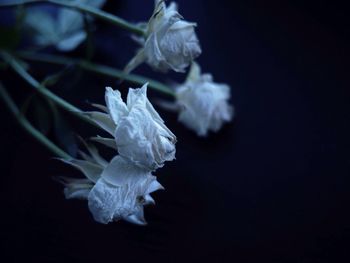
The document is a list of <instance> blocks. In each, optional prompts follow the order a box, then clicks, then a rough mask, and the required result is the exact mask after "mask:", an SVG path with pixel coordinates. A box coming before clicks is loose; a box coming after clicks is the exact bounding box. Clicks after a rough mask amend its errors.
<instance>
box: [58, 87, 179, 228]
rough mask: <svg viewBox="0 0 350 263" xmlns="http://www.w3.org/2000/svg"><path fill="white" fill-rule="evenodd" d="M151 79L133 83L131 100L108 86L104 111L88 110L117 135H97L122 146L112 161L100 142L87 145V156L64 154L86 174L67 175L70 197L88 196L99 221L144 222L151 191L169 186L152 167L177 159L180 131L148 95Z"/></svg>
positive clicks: (119, 146)
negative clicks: (176, 131) (173, 128)
mask: <svg viewBox="0 0 350 263" xmlns="http://www.w3.org/2000/svg"><path fill="white" fill-rule="evenodd" d="M146 93H147V84H145V85H144V86H143V87H142V88H139V89H129V93H128V96H127V103H124V102H123V100H122V99H121V94H120V92H119V91H118V90H113V89H112V88H110V87H107V88H106V93H105V100H106V105H107V107H104V106H102V105H99V106H98V107H99V108H100V109H103V110H104V112H100V111H95V112H86V113H85V114H86V115H88V116H89V117H90V118H91V120H93V121H94V122H95V123H96V124H97V125H98V126H99V127H101V128H102V129H103V130H105V131H106V132H108V133H109V134H110V135H111V136H112V137H111V138H105V137H95V138H94V140H95V141H97V142H101V143H103V144H105V145H108V146H110V147H112V148H114V149H116V150H117V151H118V155H116V156H115V157H114V158H113V159H112V160H111V161H110V162H107V161H106V160H105V159H103V158H102V157H101V156H100V155H99V153H98V151H97V150H96V148H95V147H93V146H92V145H86V148H87V149H88V151H89V154H86V153H84V152H81V153H80V154H81V156H82V157H83V160H78V159H72V160H64V161H65V162H66V163H68V164H70V165H72V166H74V167H76V168H78V169H79V170H81V171H82V172H83V173H84V175H85V176H86V179H67V178H63V179H62V182H63V183H64V185H65V190H64V191H65V195H66V198H80V199H87V200H88V204H89V209H90V211H91V213H92V214H93V217H94V219H95V220H96V221H97V222H100V223H104V224H107V223H109V222H111V221H117V220H120V219H123V220H126V221H129V222H131V223H135V224H139V225H144V224H146V221H145V219H144V214H143V206H144V205H148V204H154V200H153V199H152V197H151V196H150V194H151V193H152V192H154V191H157V190H159V189H163V187H162V186H161V185H160V183H159V182H157V179H156V177H155V176H153V175H152V172H153V171H155V170H156V169H157V168H160V167H162V166H163V165H164V162H165V161H172V160H173V159H175V143H176V137H175V135H174V134H173V133H172V132H171V131H170V130H169V129H168V128H167V127H166V126H165V124H164V121H163V120H162V119H161V117H160V116H159V114H158V113H157V112H156V110H155V109H154V108H153V106H152V104H151V103H150V102H149V100H148V98H147V95H146Z"/></svg>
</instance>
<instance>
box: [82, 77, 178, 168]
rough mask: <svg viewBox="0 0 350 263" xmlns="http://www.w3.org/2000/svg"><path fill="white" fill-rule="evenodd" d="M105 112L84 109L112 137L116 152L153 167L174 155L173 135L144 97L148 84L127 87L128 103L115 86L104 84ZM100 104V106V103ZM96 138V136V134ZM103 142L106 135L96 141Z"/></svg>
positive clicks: (135, 161)
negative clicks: (105, 85) (140, 86)
mask: <svg viewBox="0 0 350 263" xmlns="http://www.w3.org/2000/svg"><path fill="white" fill-rule="evenodd" d="M105 99H106V104H107V111H108V113H101V112H90V113H87V114H88V115H89V116H90V118H91V119H92V120H93V121H95V122H96V123H97V124H98V125H99V126H100V127H101V128H103V129H105V130H106V131H107V132H109V133H110V134H111V135H112V136H114V138H115V147H116V149H117V150H118V153H119V154H120V155H121V156H123V157H124V158H127V159H129V160H130V161H131V162H133V163H134V164H136V165H138V166H140V167H143V168H146V169H150V170H155V169H157V168H159V167H162V166H163V165H164V162H165V161H171V160H173V159H174V158H175V152H176V150H175V143H176V137H175V135H174V134H173V133H172V132H171V131H170V130H169V129H168V128H167V127H166V126H165V124H164V121H163V120H162V118H161V117H160V116H159V114H158V113H157V112H156V110H155V109H154V108H153V106H152V104H151V103H150V101H149V100H148V98H147V84H145V85H144V86H143V87H142V88H139V89H131V88H130V89H129V93H128V96H127V103H124V102H123V100H122V98H121V94H120V92H119V91H118V90H113V89H112V88H110V87H107V88H106V95H105ZM100 108H101V107H100ZM95 140H96V138H95ZM102 140H104V143H106V140H108V139H106V138H101V137H99V139H98V141H100V142H102Z"/></svg>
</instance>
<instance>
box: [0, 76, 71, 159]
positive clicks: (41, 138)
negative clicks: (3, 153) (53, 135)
mask: <svg viewBox="0 0 350 263" xmlns="http://www.w3.org/2000/svg"><path fill="white" fill-rule="evenodd" d="M0 97H1V98H2V100H3V101H4V103H5V106H7V108H8V109H9V111H10V112H11V113H12V115H13V116H14V117H15V119H16V120H17V121H18V123H19V125H20V126H21V127H22V128H23V129H25V130H26V131H27V132H28V133H29V134H30V135H31V136H33V137H34V138H35V139H36V140H37V141H38V142H40V143H41V144H42V145H44V146H45V147H46V148H48V149H49V150H50V151H51V152H52V153H54V154H55V155H57V156H58V157H61V158H63V159H72V157H71V156H70V155H69V154H68V153H66V152H65V151H63V150H62V149H60V148H59V147H58V146H57V145H56V144H54V143H53V142H52V141H50V140H49V139H48V138H47V137H46V136H45V135H43V134H42V133H41V132H39V131H38V130H37V129H35V128H34V127H33V126H32V125H31V124H30V122H29V121H28V120H27V119H26V118H25V117H24V115H23V114H21V112H20V111H19V109H18V108H17V106H16V104H15V103H14V102H13V100H12V99H11V97H10V95H9V94H8V93H7V91H6V89H5V88H4V86H3V85H2V83H1V82H0Z"/></svg>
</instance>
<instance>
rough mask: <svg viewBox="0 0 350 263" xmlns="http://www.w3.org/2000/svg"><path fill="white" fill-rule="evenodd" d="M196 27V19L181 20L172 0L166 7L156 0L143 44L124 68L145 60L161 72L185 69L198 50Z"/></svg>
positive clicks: (197, 54)
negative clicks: (192, 21)
mask: <svg viewBox="0 0 350 263" xmlns="http://www.w3.org/2000/svg"><path fill="white" fill-rule="evenodd" d="M195 27H196V23H191V22H187V21H185V20H183V18H182V16H181V15H180V14H179V13H178V12H177V6H176V4H175V3H171V4H170V5H169V7H166V5H165V3H164V1H156V8H155V10H154V13H153V15H152V17H151V19H150V20H149V22H148V24H147V30H146V37H145V40H144V41H143V48H142V49H141V50H140V51H139V52H138V53H137V55H136V56H135V57H134V58H133V59H132V60H131V61H130V62H129V64H128V65H127V67H126V69H125V71H126V72H130V71H132V70H133V69H134V68H136V67H137V66H138V65H139V64H141V63H143V62H146V63H148V64H149V65H150V66H151V67H153V68H154V69H156V70H159V71H162V72H166V71H167V70H168V69H172V70H174V71H176V72H184V71H185V68H186V67H188V66H189V64H190V63H191V62H192V61H193V60H194V59H195V58H196V57H198V56H199V55H200V53H201V48H200V46H199V41H198V39H197V36H196V34H195V31H194V28H195ZM141 42H142V41H141Z"/></svg>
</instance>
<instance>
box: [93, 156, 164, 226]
mask: <svg viewBox="0 0 350 263" xmlns="http://www.w3.org/2000/svg"><path fill="white" fill-rule="evenodd" d="M159 189H163V187H162V186H161V185H160V184H159V183H158V182H157V180H156V177H155V176H153V175H152V174H151V172H150V171H149V170H146V169H142V168H140V167H137V166H135V165H133V164H132V163H130V161H128V160H127V159H125V158H123V157H121V156H117V157H115V158H114V159H113V160H112V161H111V163H110V164H109V166H107V168H106V169H105V170H104V171H103V173H102V175H101V179H100V180H98V182H97V183H96V185H95V186H94V187H93V188H92V190H91V192H90V193H89V196H88V203H89V208H90V211H91V213H92V214H93V216H94V219H95V220H96V221H97V222H100V223H104V224H107V223H109V222H111V221H118V220H121V219H122V220H126V221H129V222H131V223H134V224H139V225H144V224H146V221H145V219H144V214H143V207H144V205H148V204H154V200H153V199H152V197H151V196H150V193H152V192H154V191H156V190H159Z"/></svg>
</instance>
